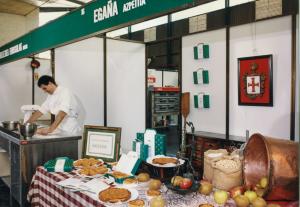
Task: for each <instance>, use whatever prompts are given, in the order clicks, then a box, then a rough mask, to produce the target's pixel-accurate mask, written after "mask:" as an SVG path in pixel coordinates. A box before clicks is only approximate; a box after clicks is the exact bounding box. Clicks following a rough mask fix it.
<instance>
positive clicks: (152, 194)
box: [146, 190, 161, 200]
mask: <svg viewBox="0 0 300 207" xmlns="http://www.w3.org/2000/svg"><path fill="white" fill-rule="evenodd" d="M146 195H147V199H148V200H151V199H152V198H154V197H157V196H160V195H161V192H160V191H158V190H147V193H146Z"/></svg>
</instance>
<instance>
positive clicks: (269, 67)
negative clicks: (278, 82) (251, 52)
mask: <svg viewBox="0 0 300 207" xmlns="http://www.w3.org/2000/svg"><path fill="white" fill-rule="evenodd" d="M238 103H239V105H244V106H273V55H261V56H252V57H242V58H238Z"/></svg>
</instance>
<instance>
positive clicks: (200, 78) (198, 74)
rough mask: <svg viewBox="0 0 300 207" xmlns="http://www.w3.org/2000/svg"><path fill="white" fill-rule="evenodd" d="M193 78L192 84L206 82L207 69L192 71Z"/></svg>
mask: <svg viewBox="0 0 300 207" xmlns="http://www.w3.org/2000/svg"><path fill="white" fill-rule="evenodd" d="M193 79H194V84H208V83H209V76H208V70H203V69H200V70H197V71H194V72H193Z"/></svg>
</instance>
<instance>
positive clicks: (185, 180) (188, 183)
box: [180, 178, 193, 189]
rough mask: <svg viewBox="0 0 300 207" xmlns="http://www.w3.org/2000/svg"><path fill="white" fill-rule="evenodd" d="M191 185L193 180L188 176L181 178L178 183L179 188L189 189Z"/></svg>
mask: <svg viewBox="0 0 300 207" xmlns="http://www.w3.org/2000/svg"><path fill="white" fill-rule="evenodd" d="M192 185H193V182H192V180H191V179H189V178H183V180H182V182H181V183H180V188H181V189H189V188H190V187H191V186H192Z"/></svg>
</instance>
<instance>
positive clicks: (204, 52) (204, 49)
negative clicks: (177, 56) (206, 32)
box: [194, 43, 209, 60]
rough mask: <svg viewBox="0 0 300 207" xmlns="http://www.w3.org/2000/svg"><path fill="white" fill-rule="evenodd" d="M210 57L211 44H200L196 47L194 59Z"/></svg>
mask: <svg viewBox="0 0 300 207" xmlns="http://www.w3.org/2000/svg"><path fill="white" fill-rule="evenodd" d="M206 58H209V45H205V44H202V43H201V44H198V45H197V46H195V47H194V59H195V60H198V59H206Z"/></svg>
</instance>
